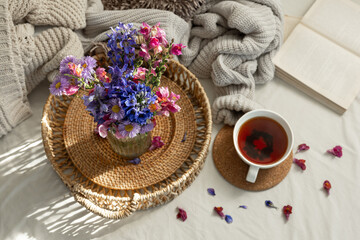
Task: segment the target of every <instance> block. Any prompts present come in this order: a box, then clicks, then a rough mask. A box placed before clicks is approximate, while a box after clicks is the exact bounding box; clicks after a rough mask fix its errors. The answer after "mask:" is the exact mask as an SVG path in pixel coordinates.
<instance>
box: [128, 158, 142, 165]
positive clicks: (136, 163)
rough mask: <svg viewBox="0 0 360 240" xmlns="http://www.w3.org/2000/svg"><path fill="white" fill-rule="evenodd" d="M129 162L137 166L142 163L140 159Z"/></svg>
mask: <svg viewBox="0 0 360 240" xmlns="http://www.w3.org/2000/svg"><path fill="white" fill-rule="evenodd" d="M128 162H129V163H132V164H135V165H138V164H139V163H140V162H141V160H140V158H134V159H132V160H129V161H128Z"/></svg>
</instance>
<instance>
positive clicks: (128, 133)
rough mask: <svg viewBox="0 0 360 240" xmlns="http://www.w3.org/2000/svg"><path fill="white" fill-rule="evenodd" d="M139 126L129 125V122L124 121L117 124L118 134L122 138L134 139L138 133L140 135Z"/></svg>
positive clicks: (135, 124)
mask: <svg viewBox="0 0 360 240" xmlns="http://www.w3.org/2000/svg"><path fill="white" fill-rule="evenodd" d="M140 128H141V127H140V125H139V124H137V123H131V122H129V121H125V122H123V123H121V124H119V127H118V129H119V132H120V135H121V136H122V137H130V138H133V137H136V135H137V134H138V133H140Z"/></svg>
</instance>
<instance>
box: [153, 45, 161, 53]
mask: <svg viewBox="0 0 360 240" xmlns="http://www.w3.org/2000/svg"><path fill="white" fill-rule="evenodd" d="M162 50H163V49H162V47H161V46H160V45H157V46H156V47H155V48H154V53H155V54H159V53H161V52H162Z"/></svg>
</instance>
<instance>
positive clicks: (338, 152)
mask: <svg viewBox="0 0 360 240" xmlns="http://www.w3.org/2000/svg"><path fill="white" fill-rule="evenodd" d="M327 152H328V153H331V154H332V155H334V156H335V157H338V158H341V156H342V147H341V146H335V147H334V148H333V149H329V150H327Z"/></svg>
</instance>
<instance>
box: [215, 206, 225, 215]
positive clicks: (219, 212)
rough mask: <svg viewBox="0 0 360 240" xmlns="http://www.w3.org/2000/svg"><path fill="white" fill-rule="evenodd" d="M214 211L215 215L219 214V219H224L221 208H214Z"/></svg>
mask: <svg viewBox="0 0 360 240" xmlns="http://www.w3.org/2000/svg"><path fill="white" fill-rule="evenodd" d="M214 210H215V212H217V214H219V216H220V217H221V218H224V217H225V214H224V213H223V212H222V211H223V208H222V207H214Z"/></svg>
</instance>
